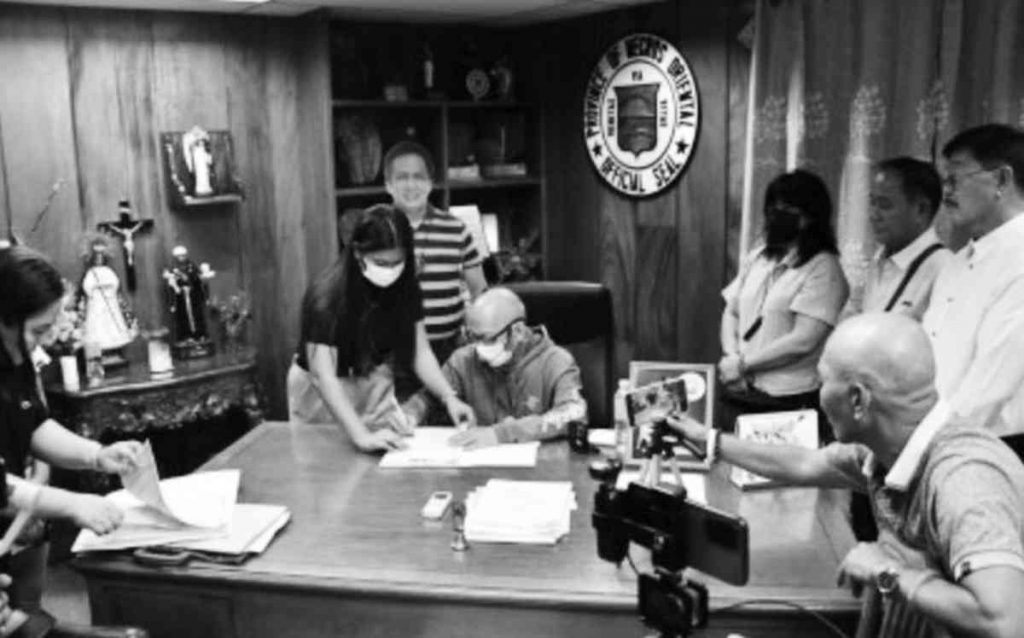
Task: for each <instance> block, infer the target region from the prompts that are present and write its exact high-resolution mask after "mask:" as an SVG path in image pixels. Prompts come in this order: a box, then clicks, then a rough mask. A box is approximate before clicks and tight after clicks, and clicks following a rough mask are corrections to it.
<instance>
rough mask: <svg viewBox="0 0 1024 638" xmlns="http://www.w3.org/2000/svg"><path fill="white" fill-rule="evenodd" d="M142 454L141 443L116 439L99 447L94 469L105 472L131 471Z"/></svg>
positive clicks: (121, 472)
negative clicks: (114, 441) (116, 440)
mask: <svg viewBox="0 0 1024 638" xmlns="http://www.w3.org/2000/svg"><path fill="white" fill-rule="evenodd" d="M140 454H142V444H141V443H139V442H138V441H118V442H117V443H111V444H110V445H108V446H106V447H103V448H100V451H99V453H97V455H96V470H98V471H100V472H105V473H107V474H123V473H126V472H131V471H132V470H134V469H135V467H136V465H137V464H138V459H139V455H140Z"/></svg>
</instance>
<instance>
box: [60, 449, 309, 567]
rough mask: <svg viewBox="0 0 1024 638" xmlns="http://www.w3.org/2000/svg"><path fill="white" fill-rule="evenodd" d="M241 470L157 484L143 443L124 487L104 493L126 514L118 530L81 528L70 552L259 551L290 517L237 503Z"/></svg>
mask: <svg viewBox="0 0 1024 638" xmlns="http://www.w3.org/2000/svg"><path fill="white" fill-rule="evenodd" d="M240 478H241V472H239V471H238V470H221V471H217V472H200V473H197V474H190V475H188V476H180V477H177V478H171V479H166V480H163V481H161V480H160V477H159V475H158V474H157V470H156V461H155V459H154V458H153V450H152V448H151V447H150V446H149V443H148V442H146V444H145V446H144V447H143V452H142V454H140V457H139V459H138V463H137V465H136V467H135V469H134V470H133V471H131V472H130V473H128V474H125V475H122V477H121V480H122V481H123V482H124V485H125V489H123V490H120V491H117V492H113V493H112V494H108V495H107V497H106V498H108V499H109V500H111V501H113V502H114V503H115V504H117V505H118V506H119V507H120V508H121V509H122V510H123V511H124V521H123V522H122V524H121V526H120V527H118V528H117V529H116V530H114V531H113V532H111V533H110V534H106V535H104V536H97V535H96V534H94V533H93V532H91V531H89V530H82V532H81V533H80V534H79V535H78V538H77V539H76V540H75V543H74V545H73V546H72V548H71V550H72V551H73V552H86V551H102V550H118V549H129V548H135V547H151V546H155V545H170V546H175V547H182V548H188V549H196V550H201V551H209V552H222V553H229V554H239V553H247V552H255V553H258V552H262V551H263V550H264V549H265V548H266V546H267V545H268V544H269V543H270V541H271V540H272V539H273V537H274V534H275V533H276V532H277V531H278V530H280V529H281V528H282V527H283V526H284V525H285V524H286V523H287V522H288V519H289V517H290V514H289V512H288V509H287V508H285V507H281V506H277V505H255V504H239V503H236V500H237V498H238V484H239V480H240Z"/></svg>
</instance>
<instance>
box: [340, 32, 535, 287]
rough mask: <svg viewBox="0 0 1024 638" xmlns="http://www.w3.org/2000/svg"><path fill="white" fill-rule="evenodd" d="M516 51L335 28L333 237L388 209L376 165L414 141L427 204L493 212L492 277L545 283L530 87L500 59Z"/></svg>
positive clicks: (504, 39) (501, 43)
mask: <svg viewBox="0 0 1024 638" xmlns="http://www.w3.org/2000/svg"><path fill="white" fill-rule="evenodd" d="M515 43H516V35H515V33H513V32H509V31H498V30H483V29H481V30H472V29H465V28H460V29H453V28H450V27H435V28H425V27H423V26H422V25H418V26H413V25H403V24H378V23H348V22H335V23H333V24H332V30H331V49H332V93H333V100H332V113H333V134H334V156H335V196H336V198H337V210H338V215H339V224H338V226H339V234H341V233H342V232H344V231H343V230H342V229H344V228H346V227H347V226H348V225H349V224H346V223H345V221H344V219H343V218H344V216H345V215H347V214H351V212H353V211H355V210H361V209H363V208H365V207H366V206H369V205H372V204H375V203H380V202H386V201H389V200H390V197H389V196H388V194H387V191H386V190H385V187H384V175H383V166H382V161H383V156H384V154H385V153H386V152H387V149H388V148H390V147H391V146H392V145H393V144H395V143H397V142H399V141H401V140H413V141H416V142H419V143H420V144H422V145H423V146H425V147H426V148H427V149H428V150H429V151H430V152H431V153H432V154H433V156H434V162H435V169H436V170H435V175H434V191H433V193H432V194H431V202H432V203H433V204H434V205H435V206H437V207H439V208H442V209H448V208H449V207H451V206H469V205H476V207H477V208H478V209H479V211H480V212H481V213H483V214H493V215H495V217H496V220H497V223H496V227H497V231H498V232H497V236H498V242H499V245H498V249H499V250H498V254H497V255H495V258H494V259H493V260H492V265H494V266H496V269H495V270H494V271H492V278H494V279H505V280H511V279H521V278H542V277H543V272H544V259H543V237H544V236H545V231H546V228H545V223H546V222H545V212H544V211H545V177H544V166H543V153H542V144H543V134H542V131H541V117H540V115H541V114H540V109H539V106H538V105H537V104H536V103H533V102H530V101H528V100H525V99H523V98H524V97H525V96H527V95H528V90H529V86H528V83H524V82H520V81H519V78H518V76H517V75H516V68H517V63H516V61H515V60H514V58H513V57H511V56H508V55H507V54H506V51H512V50H516V44H515ZM518 68H526V66H525V65H519V66H518ZM470 91H472V92H473V94H471V93H470ZM340 241H342V239H341V237H339V242H340ZM510 261H511V262H515V266H514V267H509V266H508V264H507V263H505V262H510ZM503 263H505V267H503V266H502V264H503ZM523 264H527V266H525V267H524V266H523ZM494 272H497V273H505V276H504V277H503V276H501V275H500V274H498V275H497V276H495V275H494V274H493V273H494Z"/></svg>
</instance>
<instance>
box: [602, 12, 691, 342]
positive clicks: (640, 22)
mask: <svg viewBox="0 0 1024 638" xmlns="http://www.w3.org/2000/svg"><path fill="white" fill-rule="evenodd" d="M679 7H680V3H675V2H672V3H661V4H654V5H650V6H647V7H643V8H642V9H640V10H637V11H635V12H632V13H631V14H629V15H632V16H634V21H633V22H634V23H633V25H632V27H631V28H630V30H629V32H648V33H655V34H657V35H660V36H662V37H665V38H667V39H668V40H669V41H670V42H675V44H676V46H679V43H678V42H676V41H675V38H674V31H675V25H677V24H679V12H680V10H679ZM619 37H621V36H619ZM609 44H610V42H609ZM684 55H686V54H685V52H684ZM679 188H680V184H679V182H677V183H676V184H675V185H673V186H671V187H669V188H668V189H666V190H665V191H662V192H661V193H660V194H658V195H656V196H654V197H648V198H645V199H640V200H636V202H635V204H634V206H635V216H634V218H635V225H636V231H635V232H636V243H635V252H634V254H633V255H634V256H633V258H634V260H635V276H634V278H633V280H632V282H631V283H632V292H633V303H634V304H635V310H634V335H635V349H634V352H633V357H632V358H634V359H650V360H658V361H674V360H677V355H678V350H679V345H678V343H679V341H680V338H681V336H680V334H679V333H678V332H677V330H676V328H677V326H676V323H677V315H678V313H679V305H680V298H679V297H680V295H679V293H681V292H682V290H681V288H680V284H681V282H680V280H679V276H680V273H679V269H678V264H679V263H680V261H681V260H684V259H686V257H687V256H686V255H683V254H680V252H679V250H680V248H681V246H680V245H679V244H680V241H679V240H678V239H677V238H678V235H679V228H678V226H679V223H680V222H679V219H677V206H678V202H677V199H676V196H675V193H677V192H678V189H679ZM606 190H607V189H606ZM608 192H609V193H610V192H611V191H610V190H608ZM615 197H617V198H619V199H623V200H625V198H623V197H621V196H618V195H615ZM683 299H684V303H685V299H686V297H684V298H683Z"/></svg>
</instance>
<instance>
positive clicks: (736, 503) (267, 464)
mask: <svg viewBox="0 0 1024 638" xmlns="http://www.w3.org/2000/svg"><path fill="white" fill-rule="evenodd" d="M588 460H589V459H588V457H585V456H580V455H576V454H573V453H571V452H569V451H568V449H567V446H566V445H565V443H564V442H559V443H552V444H545V445H543V446H542V447H541V449H540V456H539V461H538V465H537V467H536V468H533V469H513V470H508V469H506V470H485V469H460V470H382V469H380V468H378V467H377V461H378V457H376V456H370V455H364V454H360V453H358V452H356V451H354V449H353V448H352V447H351V446H350V445H349V444H348V442H347V440H346V439H345V437H344V435H343V434H342V433H341V432H340V431H339V429H338V428H336V427H329V426H311V425H298V426H292V425H289V424H287V423H280V422H267V423H264V424H262V425H260V426H258V427H257V428H255V429H254V430H252V431H251V432H250V433H249V434H247V435H246V436H245V437H243V438H242V439H240V440H239V441H237V442H236V443H235V444H234V445H232V446H231V447H229V448H228V449H226V450H225V451H224V452H222V453H221V454H220V455H218V456H216V457H214V458H213V459H212V460H211V461H210V462H208V463H207V464H206V465H204V466H203V468H202V469H220V468H228V467H237V468H240V469H241V470H242V486H241V492H240V495H239V500H240V501H242V502H266V503H281V504H284V505H287V506H288V507H289V508H290V509H291V512H292V522H291V523H290V525H289V526H288V527H287V528H286V529H285V530H284V531H283V532H282V534H281V535H280V536H279V537H278V538H277V539H276V540H275V541H274V543H273V544H272V545H271V546H270V548H269V549H268V550H267V552H266V553H265V554H264V555H262V556H259V557H256V558H254V559H252V560H251V561H249V562H248V563H247V564H246V565H245V566H243V567H238V568H224V567H218V566H203V565H198V564H193V566H191V567H189V568H171V569H161V570H156V571H154V570H151V569H147V568H143V567H139V566H137V565H135V564H133V563H131V562H130V561H128V560H126V559H123V558H122V559H111V558H105V557H83V558H80V559H79V560H78V561H77V564H78V566H79V568H80V569H81V570H82V571H83V572H85V574H86V576H87V578H96V577H100V578H103V577H108V578H109V577H111V576H115V577H122V578H128V579H131V580H132V582H133V583H135V584H138V583H139V581H140V579H142V580H144V579H147V578H156V579H160V580H161V581H162V582H164V583H166V582H173V581H179V582H188V583H192V584H193V585H201V586H218V585H219V586H228V587H232V588H238V587H243V588H245V587H247V586H252V587H257V588H268V587H269V588H274V589H277V590H288V589H294V588H300V589H304V590H310V589H313V590H317V591H319V592H320V593H322V594H327V595H331V596H341V597H344V596H346V595H351V596H359V597H367V596H369V597H375V596H380V597H387V598H390V597H399V598H403V599H409V598H413V599H416V600H421V601H422V600H434V601H438V600H440V601H442V602H443V601H459V602H460V603H466V602H470V603H472V602H478V603H482V604H485V605H486V604H494V603H500V604H501V605H502V606H506V607H507V606H523V607H528V608H531V609H542V608H545V607H552V606H555V607H558V608H559V609H580V610H583V609H601V610H602V611H605V612H620V611H621V612H629V613H633V611H634V610H635V608H636V577H635V575H634V574H633V573H632V571H631V570H630V569H629V568H628V566H625V565H624V566H623V567H621V568H617V567H616V566H615V565H613V564H611V563H607V562H604V561H601V560H600V559H598V558H597V555H596V546H595V542H596V541H595V534H594V530H593V528H592V527H591V523H590V513H591V506H592V501H593V494H594V491H595V487H596V485H595V484H594V483H593V482H592V481H591V480H590V478H589V477H588V476H587V471H586V464H587V461H588ZM721 469H724V468H721ZM492 476H501V477H506V478H519V479H544V480H571V481H572V482H573V484H574V486H575V490H576V494H577V500H578V502H579V508H578V509H577V510H576V511H575V512H574V513H573V515H572V532H571V534H570V535H569V536H568V537H566V538H564V539H562V540H561V541H560V542H559V543H558V544H557V545H554V546H522V545H496V544H482V543H475V544H473V546H472V547H471V548H470V550H469V551H468V552H465V553H458V552H454V551H452V550H451V549H450V547H449V543H450V541H451V538H452V532H451V517H450V515H449V516H447V517H446V518H445V520H444V521H443V522H442V523H432V522H427V521H424V520H422V519H421V518H420V516H419V511H420V508H421V507H422V505H423V503H424V502H425V501H426V499H427V497H428V495H429V494H430V493H431V492H432V491H435V490H442V489H444V490H451V491H453V492H454V493H455V495H456V497H457V498H462V497H464V496H465V494H466V493H467V492H468V491H469V490H471V489H472V488H474V487H476V486H478V485H481V484H483V483H484V482H486V480H487V479H488V478H490V477H492ZM707 492H708V501H709V503H710V504H711V505H713V506H715V507H717V508H720V509H724V510H726V511H733V512H738V513H739V514H741V515H742V516H744V517H746V519H747V521H748V523H749V526H750V538H751V547H750V550H751V552H750V553H751V562H750V581H749V584H748V585H747V586H746V587H741V588H738V587H733V586H729V585H727V584H724V583H722V582H720V581H717V580H715V579H712V578H706V579H704V580H705V582H706V583H707V584H708V585H709V587H710V591H711V597H712V598H711V602H712V609H715V608H721V607H723V606H726V605H730V604H732V603H735V602H738V601H740V600H745V599H751V598H758V599H771V600H779V601H790V602H798V603H800V604H802V605H805V606H807V607H809V608H812V609H817V610H824V611H832V612H836V611H839V612H844V613H846V612H854V611H855V610H856V609H857V603H856V601H855V600H854V599H853V598H852V597H851V596H850V595H849V593H848V591H847V590H843V589H839V588H837V587H836V584H835V573H836V567H837V565H838V562H839V560H840V559H841V558H842V557H843V555H845V552H846V551H847V550H848V549H849V548H850V547H851V546H852V543H853V537H852V534H851V533H850V531H849V527H848V525H847V523H846V522H845V519H844V516H843V512H842V509H843V505H844V504H845V502H846V501H845V499H844V497H843V495H842V494H841V493H839V492H837V491H830V490H815V489H805V488H787V489H773V490H770V491H759V492H747V493H743V492H740V491H739V490H738V489H736V488H735V487H734V486H732V485H731V484H730V483H729V482H728V481H727V480H725V478H724V475H722V474H720V473H717V472H716V473H714V474H712V475H710V477H709V479H708V489H707ZM633 554H634V557H635V558H637V559H640V558H641V556H643V555H645V554H646V552H645V550H643V549H637V548H634V549H633ZM638 564H640V566H641V568H642V567H643V565H644V564H646V560H638ZM94 610H95V603H94ZM107 620H109V619H107ZM104 622H106V620H105V621H104Z"/></svg>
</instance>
